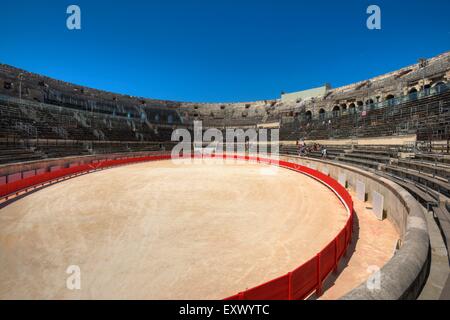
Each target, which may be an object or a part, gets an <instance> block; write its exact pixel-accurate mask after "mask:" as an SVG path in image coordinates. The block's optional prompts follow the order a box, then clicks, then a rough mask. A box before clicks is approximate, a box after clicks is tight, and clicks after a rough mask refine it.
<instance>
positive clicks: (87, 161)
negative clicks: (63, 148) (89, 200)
mask: <svg viewBox="0 0 450 320" xmlns="http://www.w3.org/2000/svg"><path fill="white" fill-rule="evenodd" d="M233 157H239V158H241V159H243V160H244V159H245V160H259V161H261V162H268V161H269V160H268V159H263V158H260V159H258V158H256V157H246V158H245V157H242V156H236V155H234V156H233ZM169 158H170V156H168V155H162V154H161V153H155V152H145V153H135V154H127V155H124V154H116V155H102V156H96V157H90V156H88V157H69V158H63V159H55V160H44V161H36V162H33V163H27V164H13V165H7V166H2V167H0V199H1V198H3V200H5V199H8V198H10V197H11V196H12V197H16V196H20V195H24V194H26V193H28V192H30V191H32V190H34V189H35V188H40V187H42V186H43V184H48V183H54V182H57V181H59V180H61V179H67V178H71V177H73V176H76V175H80V174H85V173H89V172H92V171H96V170H101V169H105V168H108V167H112V166H118V165H125V164H129V163H135V162H142V161H152V160H163V159H169ZM269 162H270V161H269ZM311 163H314V164H315V166H316V168H317V170H314V169H311V168H308V167H307V166H305V165H308V166H309V165H310V164H311ZM279 165H280V166H282V167H285V168H288V169H291V170H295V171H298V172H301V173H303V174H307V175H309V176H311V177H313V178H315V179H317V180H319V181H321V182H322V183H324V184H325V185H327V186H328V187H329V188H330V189H331V190H333V192H335V193H336V194H337V195H338V197H339V198H340V199H341V201H342V202H343V203H344V204H345V206H346V207H347V209H349V212H350V213H351V214H350V215H349V220H348V221H347V224H346V226H345V228H344V229H342V231H341V232H340V233H339V234H338V235H337V236H336V238H335V239H334V240H333V241H332V242H331V243H330V244H329V245H327V246H326V247H325V248H324V249H323V250H322V251H321V252H320V253H319V254H318V255H316V256H315V257H312V258H311V259H310V260H309V261H308V262H306V263H305V264H304V265H302V266H300V267H299V268H297V269H296V270H293V271H292V272H290V273H288V274H286V275H283V276H281V277H279V278H277V279H274V280H272V281H269V282H268V283H265V284H262V285H261V286H258V287H256V288H252V289H249V290H246V291H243V292H241V293H238V294H236V295H235V296H232V297H229V298H228V299H240V300H242V299H304V298H306V297H307V296H308V295H310V294H311V293H312V292H314V291H315V292H316V293H318V294H320V293H321V285H322V282H323V281H324V280H325V278H326V277H327V276H328V275H329V274H330V273H331V272H332V271H333V270H335V269H336V267H337V265H338V263H339V259H340V258H341V257H342V256H343V255H344V254H345V251H346V249H347V247H348V245H349V243H350V241H351V234H352V227H353V203H352V200H351V197H350V195H349V194H348V192H347V191H346V190H345V188H344V187H342V186H341V185H340V184H339V183H337V182H336V180H335V179H337V178H338V177H339V175H340V174H342V173H343V174H345V175H346V176H347V178H348V186H349V187H350V188H354V187H355V183H356V180H360V181H363V182H364V183H365V184H366V191H368V196H369V198H368V201H371V200H372V199H371V194H372V191H377V192H378V193H380V194H382V195H383V196H384V197H385V209H386V213H387V217H388V219H389V220H390V221H391V222H392V223H393V225H394V226H395V227H396V229H397V231H398V232H399V234H400V235H401V238H402V245H401V247H400V249H399V250H398V251H397V252H396V254H395V256H394V257H393V258H392V259H391V260H390V261H389V262H388V263H387V264H386V265H385V266H384V267H383V268H382V269H381V290H369V289H367V286H366V284H365V283H362V284H361V285H360V286H358V287H357V288H355V289H354V290H352V291H351V292H350V293H348V294H347V295H345V296H344V297H343V299H415V298H416V297H417V296H418V295H419V293H420V291H421V288H422V287H423V285H424V283H425V281H426V278H427V275H428V271H429V262H430V258H429V250H430V247H429V238H428V231H427V226H426V221H425V218H424V214H423V209H422V208H421V207H420V205H419V204H418V203H417V201H416V200H415V199H414V198H413V197H412V196H411V195H410V194H409V193H408V192H406V191H405V190H404V189H402V188H400V187H399V186H398V185H396V184H395V183H393V182H391V181H389V180H387V179H384V178H381V177H378V176H376V175H374V174H372V173H369V172H366V171H363V170H360V169H356V168H353V167H350V166H346V165H340V164H336V163H331V162H328V161H321V160H313V159H305V158H298V157H292V156H289V157H281V161H280V163H279ZM325 168H326V170H325ZM320 171H326V172H327V174H323V173H321V172H320ZM328 172H329V174H328ZM333 177H334V178H335V179H333Z"/></svg>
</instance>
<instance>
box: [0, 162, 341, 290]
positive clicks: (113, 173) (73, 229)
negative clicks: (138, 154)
mask: <svg viewBox="0 0 450 320" xmlns="http://www.w3.org/2000/svg"><path fill="white" fill-rule="evenodd" d="M209 161H210V162H208V163H207V164H185V165H177V164H174V163H172V162H171V161H160V162H151V163H142V164H136V165H130V166H124V167H119V168H114V169H110V170H106V171H102V172H96V173H93V174H89V175H85V176H81V177H78V178H75V179H71V180H68V181H65V182H61V183H59V184H56V185H53V186H51V187H48V188H45V189H43V190H41V191H38V192H36V193H34V194H31V195H29V196H27V197H25V198H24V199H21V200H18V201H17V202H14V203H13V204H11V205H9V206H7V207H5V208H3V209H1V210H0V299H78V298H86V299H113V298H121V299H222V298H225V297H227V296H229V295H232V294H235V293H237V292H239V291H241V290H244V289H246V288H250V287H253V286H255V285H259V284H261V283H263V282H265V281H268V280H271V279H272V278H275V277H277V276H280V275H282V274H284V273H286V272H288V271H291V270H292V269H294V268H295V267H297V266H299V265H300V264H302V262H304V261H306V260H307V259H309V258H310V257H311V256H313V255H314V254H315V253H317V252H318V251H319V250H320V249H321V248H323V247H324V246H325V245H326V244H327V243H328V242H329V241H330V240H331V239H332V238H333V237H334V236H335V235H336V234H337V233H338V231H339V230H340V229H341V228H342V227H343V225H344V224H345V221H346V219H347V213H346V211H345V209H344V207H343V205H342V204H341V203H340V202H339V201H338V199H337V198H336V197H335V196H334V195H333V194H332V193H331V191H330V190H329V189H327V188H326V187H324V186H323V185H322V184H320V183H319V182H317V181H315V180H313V179H311V178H309V177H306V176H304V175H302V174H299V173H295V172H293V171H290V170H287V169H280V168H274V167H269V166H266V165H262V164H251V163H245V162H239V163H231V162H230V161H228V162H227V163H226V164H217V163H212V160H209ZM70 265H76V266H79V267H80V270H81V290H69V289H67V288H66V279H67V278H68V277H69V274H67V273H66V270H67V268H68V267H69V266H70Z"/></svg>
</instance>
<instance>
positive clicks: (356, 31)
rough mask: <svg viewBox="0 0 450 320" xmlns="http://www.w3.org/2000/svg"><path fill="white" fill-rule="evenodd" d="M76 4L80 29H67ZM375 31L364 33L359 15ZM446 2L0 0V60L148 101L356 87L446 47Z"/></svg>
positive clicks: (449, 40) (449, 34)
mask: <svg viewBox="0 0 450 320" xmlns="http://www.w3.org/2000/svg"><path fill="white" fill-rule="evenodd" d="M70 4H77V5H79V6H80V7H81V11H82V30H80V31H69V30H68V29H67V28H66V18H67V14H66V8H67V6H68V5H70ZM370 4H377V5H379V6H380V7H381V10H382V30H379V31H377V30H375V31H370V30H368V29H367V28H366V19H367V17H368V15H367V14H366V8H367V7H368V5H370ZM449 12H450V1H449V0H426V1H423V0H417V1H414V0H409V1H407V0H395V1H394V0H388V1H381V0H377V1H365V0H345V1H335V0H333V1H331V0H330V1H325V0H320V1H317V0H315V1H300V0H290V1H286V0H228V1H222V0H149V1H143V0H127V1H114V0H89V1H88V0H73V1H66V0H58V1H55V0H41V1H23V0H14V1H2V2H1V4H0V30H1V41H0V62H2V63H7V64H11V65H14V66H17V67H21V68H24V69H26V70H29V71H33V72H37V73H41V74H45V75H48V76H50V77H54V78H57V79H61V80H65V81H69V82H73V83H76V84H81V85H86V86H90V87H94V88H99V89H104V90H109V91H113V92H120V93H125V94H131V95H136V96H144V97H149V98H160V99H171V100H182V101H198V102H218V101H223V102H228V101H253V100H259V99H272V98H277V97H279V94H280V92H281V91H285V92H291V91H298V90H301V89H308V88H311V87H314V86H319V85H322V84H324V83H326V82H328V83H330V84H331V85H332V86H333V87H337V86H340V85H345V84H349V83H352V82H355V81H359V80H363V79H366V78H368V77H371V76H375V75H378V74H381V73H384V72H388V71H392V70H395V69H397V68H400V67H403V66H405V65H408V64H411V63H414V62H416V60H417V58H419V57H422V56H423V57H431V56H434V55H436V54H439V53H442V52H445V51H448V50H450V18H449V16H448V13H449Z"/></svg>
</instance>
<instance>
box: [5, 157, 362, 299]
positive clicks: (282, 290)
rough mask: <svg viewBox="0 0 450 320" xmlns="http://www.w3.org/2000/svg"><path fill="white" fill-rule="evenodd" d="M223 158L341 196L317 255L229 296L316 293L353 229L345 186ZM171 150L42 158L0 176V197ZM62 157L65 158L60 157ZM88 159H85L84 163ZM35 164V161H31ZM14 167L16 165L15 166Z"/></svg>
mask: <svg viewBox="0 0 450 320" xmlns="http://www.w3.org/2000/svg"><path fill="white" fill-rule="evenodd" d="M223 157H225V158H227V159H228V158H230V159H237V160H244V161H257V162H261V163H266V164H271V165H278V166H280V167H283V168H286V169H290V170H293V171H296V172H299V173H302V174H305V175H308V176H310V177H312V178H314V179H316V180H318V181H320V182H321V183H323V184H324V185H326V186H327V187H328V188H330V189H331V190H332V191H333V192H334V193H335V194H336V196H337V197H338V198H339V199H340V200H341V202H342V203H343V204H344V206H345V207H346V209H347V211H348V214H349V215H348V219H347V222H346V223H345V226H344V227H343V229H342V230H341V231H340V232H339V233H338V234H337V235H336V236H335V238H334V239H333V240H332V241H331V242H330V243H329V244H328V245H327V246H326V247H325V248H323V249H322V250H321V251H320V252H319V253H317V255H315V256H314V257H312V258H311V259H310V260H308V261H307V262H306V263H304V264H303V265H301V266H299V267H298V268H296V269H295V270H293V271H292V272H289V273H287V274H285V275H283V276H281V277H279V278H276V279H274V280H272V281H269V282H267V283H264V284H262V285H259V286H257V287H254V288H251V289H248V290H245V291H242V292H240V293H238V294H236V295H235V296H232V297H229V298H227V299H230V300H261V299H263V300H269V299H277V300H292V299H304V298H306V297H308V296H309V295H310V294H312V293H313V292H316V293H317V294H318V295H320V294H321V291H322V283H323V281H324V280H325V279H326V278H327V277H328V275H330V274H331V273H332V272H333V271H335V270H336V269H337V266H338V264H339V261H340V259H341V258H342V257H343V256H344V254H345V252H346V251H347V248H348V246H349V244H350V242H351V236H352V230H353V201H352V198H351V196H350V194H349V193H348V192H347V190H346V189H345V188H344V187H342V186H341V185H340V184H339V183H338V182H337V181H336V180H334V179H332V178H330V177H329V176H327V175H325V174H322V173H321V172H319V171H316V170H313V169H310V168H308V167H304V166H301V165H298V164H295V163H291V162H289V161H279V162H278V160H276V159H274V160H272V159H270V158H260V157H252V156H244V155H236V154H234V155H223ZM169 159H171V155H170V154H159V155H147V156H144V155H141V156H136V155H134V156H130V155H128V156H126V157H125V156H122V157H120V156H119V157H114V158H107V159H95V160H90V161H87V159H86V158H84V159H82V160H79V161H73V162H70V161H69V163H66V164H63V163H51V164H50V163H48V162H44V163H43V164H42V165H43V166H44V167H40V168H34V169H32V168H30V167H27V168H23V167H22V168H21V169H22V170H23V169H25V171H20V172H15V173H12V172H9V173H8V175H5V176H0V199H2V201H4V204H5V203H6V204H7V203H8V202H9V201H11V199H13V200H14V199H15V198H16V197H20V196H25V195H26V194H27V193H29V192H31V191H34V190H36V189H37V188H42V187H45V185H48V184H52V183H57V182H58V181H61V180H65V179H68V178H72V177H76V176H78V175H80V174H86V173H89V172H94V171H97V170H102V169H106V168H111V167H115V166H120V165H126V164H132V163H139V162H146V161H158V160H169ZM59 161H64V160H59ZM86 162H88V163H86ZM34 165H36V164H34ZM16 168H17V167H16Z"/></svg>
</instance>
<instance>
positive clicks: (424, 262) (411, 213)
mask: <svg viewBox="0 0 450 320" xmlns="http://www.w3.org/2000/svg"><path fill="white" fill-rule="evenodd" d="M286 158H289V159H290V160H291V161H294V162H297V163H299V164H304V165H305V164H310V163H312V162H313V163H315V165H317V167H318V170H321V168H322V167H327V168H328V169H329V172H330V175H331V176H332V177H333V178H335V179H336V178H337V177H338V176H339V175H340V174H345V175H346V177H347V179H348V181H347V184H348V187H349V188H352V189H355V188H356V181H357V180H359V181H363V182H364V183H365V185H366V192H368V195H369V199H368V201H371V197H370V194H371V193H372V191H376V192H378V193H380V194H382V195H383V196H384V197H385V211H386V216H387V219H388V220H390V221H391V222H392V223H393V225H394V226H395V228H396V229H397V231H398V233H399V235H400V237H401V240H402V241H401V246H400V248H399V250H397V251H396V253H395V255H394V256H393V257H392V259H391V260H389V262H388V263H386V265H384V266H383V267H382V268H381V270H380V278H381V286H380V289H372V290H370V289H369V288H368V287H367V285H366V282H363V283H362V284H360V285H359V286H358V287H356V288H355V289H353V290H352V291H350V292H349V293H347V294H346V295H345V296H344V297H342V298H341V299H343V300H398V299H416V298H417V297H418V296H419V294H420V292H421V290H422V288H423V286H424V284H425V282H426V280H427V277H428V273H429V268H430V260H431V258H430V253H431V251H430V239H429V234H428V228H427V221H426V217H425V215H424V209H423V208H422V207H421V205H420V204H419V203H418V202H417V201H416V200H415V199H414V198H413V196H411V194H409V193H408V192H407V191H406V190H404V189H403V188H402V187H400V186H399V185H397V184H395V183H394V182H392V181H390V180H388V179H385V178H383V177H379V176H377V175H376V174H374V173H372V172H369V171H364V170H361V169H358V168H354V167H351V166H348V165H343V164H338V163H335V162H331V161H326V160H319V159H312V158H301V157H295V156H288V157H286Z"/></svg>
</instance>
